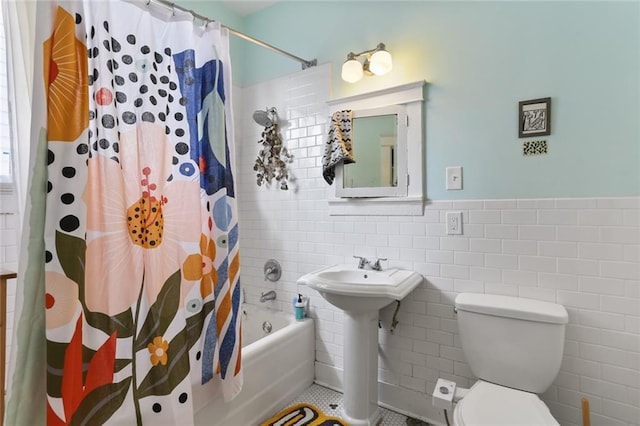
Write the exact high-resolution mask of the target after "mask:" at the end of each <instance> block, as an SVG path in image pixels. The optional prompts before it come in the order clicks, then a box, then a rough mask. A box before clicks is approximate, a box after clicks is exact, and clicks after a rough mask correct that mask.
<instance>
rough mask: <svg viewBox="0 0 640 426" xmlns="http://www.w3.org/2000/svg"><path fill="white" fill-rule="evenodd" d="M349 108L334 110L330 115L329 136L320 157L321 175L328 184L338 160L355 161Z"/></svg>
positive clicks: (333, 175)
mask: <svg viewBox="0 0 640 426" xmlns="http://www.w3.org/2000/svg"><path fill="white" fill-rule="evenodd" d="M351 118H352V113H351V110H344V111H336V112H334V113H333V115H332V116H331V125H330V127H329V136H328V138H327V143H326V145H325V146H324V156H323V157H322V176H323V177H324V180H326V181H327V183H328V184H329V185H331V184H332V183H333V180H334V179H335V177H336V173H335V167H336V164H338V163H339V162H341V161H342V162H343V163H344V164H350V163H355V162H356V160H355V159H354V158H353V146H352V145H351Z"/></svg>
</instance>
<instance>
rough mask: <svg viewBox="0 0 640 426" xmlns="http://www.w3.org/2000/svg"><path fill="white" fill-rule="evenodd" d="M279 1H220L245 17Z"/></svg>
mask: <svg viewBox="0 0 640 426" xmlns="http://www.w3.org/2000/svg"><path fill="white" fill-rule="evenodd" d="M277 1H278V0H261V1H252V0H222V1H220V3H221V4H222V5H223V6H224V7H226V8H227V9H229V10H231V11H232V12H234V13H236V14H238V15H240V16H243V17H244V16H247V15H251V14H252V13H256V12H258V11H260V10H262V9H264V8H265V7H269V6H271V5H272V4H274V3H276V2H277Z"/></svg>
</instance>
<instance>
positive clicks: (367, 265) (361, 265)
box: [353, 256, 387, 271]
mask: <svg viewBox="0 0 640 426" xmlns="http://www.w3.org/2000/svg"><path fill="white" fill-rule="evenodd" d="M353 257H354V258H356V259H359V260H358V269H372V270H374V271H382V265H380V261H381V260H387V259H386V258H377V259H376V261H375V262H374V263H371V261H369V260H367V258H366V257H361V256H353Z"/></svg>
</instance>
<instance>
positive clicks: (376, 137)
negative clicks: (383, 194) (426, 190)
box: [342, 108, 400, 188]
mask: <svg viewBox="0 0 640 426" xmlns="http://www.w3.org/2000/svg"><path fill="white" fill-rule="evenodd" d="M399 115H400V112H399V111H398V109H397V108H380V109H375V110H368V111H362V112H361V111H358V112H356V113H355V114H354V115H353V120H352V124H351V126H352V134H351V143H352V145H353V152H354V156H355V157H356V158H358V161H357V162H356V163H352V164H346V165H344V173H343V182H342V185H343V187H345V188H366V187H383V188H384V187H397V186H398V157H397V152H398V116H399ZM369 165H377V167H373V166H369Z"/></svg>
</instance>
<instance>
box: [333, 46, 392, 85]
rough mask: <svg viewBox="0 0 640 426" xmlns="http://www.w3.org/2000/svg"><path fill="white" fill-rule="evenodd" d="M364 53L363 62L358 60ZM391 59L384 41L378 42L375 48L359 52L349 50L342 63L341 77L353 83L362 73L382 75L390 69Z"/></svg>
mask: <svg viewBox="0 0 640 426" xmlns="http://www.w3.org/2000/svg"><path fill="white" fill-rule="evenodd" d="M363 55H364V57H365V58H364V63H362V64H361V63H360V61H358V57H359V56H363ZM391 68H393V61H392V59H391V54H390V53H389V52H387V50H386V48H385V45H384V43H378V45H377V46H376V47H375V49H370V50H365V51H363V52H360V53H353V52H349V54H348V55H347V60H346V61H345V62H344V64H342V79H343V80H344V81H346V82H348V83H355V82H356V81H358V80H360V79H361V78H362V76H363V75H365V74H366V75H383V74H386V73H388V72H389V71H391Z"/></svg>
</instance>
